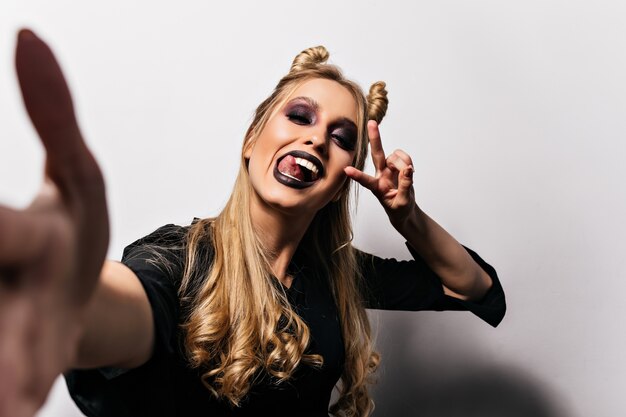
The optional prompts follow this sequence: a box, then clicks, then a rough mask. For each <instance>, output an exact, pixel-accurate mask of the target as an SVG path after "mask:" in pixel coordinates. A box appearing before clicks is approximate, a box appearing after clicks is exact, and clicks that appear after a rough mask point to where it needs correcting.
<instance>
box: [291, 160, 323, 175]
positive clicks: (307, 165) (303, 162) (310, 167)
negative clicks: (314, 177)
mask: <svg viewBox="0 0 626 417" xmlns="http://www.w3.org/2000/svg"><path fill="white" fill-rule="evenodd" d="M296 164H298V165H300V166H303V167H305V168H306V169H308V170H309V171H311V172H313V173H314V174H317V172H318V170H317V167H316V166H315V164H314V163H313V162H311V161H307V160H306V159H302V158H296Z"/></svg>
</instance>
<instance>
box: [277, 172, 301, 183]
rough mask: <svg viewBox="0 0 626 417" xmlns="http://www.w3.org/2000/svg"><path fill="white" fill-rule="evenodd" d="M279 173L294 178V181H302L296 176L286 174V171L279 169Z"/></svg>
mask: <svg viewBox="0 0 626 417" xmlns="http://www.w3.org/2000/svg"><path fill="white" fill-rule="evenodd" d="M281 174H283V175H284V176H285V177H289V178H292V179H294V180H296V181H302V180H301V179H299V178H296V177H294V176H293V175H289V174H287V173H286V172H282V171H281Z"/></svg>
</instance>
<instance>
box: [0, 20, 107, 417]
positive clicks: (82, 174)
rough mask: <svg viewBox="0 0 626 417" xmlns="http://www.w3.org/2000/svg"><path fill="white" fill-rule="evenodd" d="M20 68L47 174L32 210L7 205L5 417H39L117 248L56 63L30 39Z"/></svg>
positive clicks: (1, 343)
mask: <svg viewBox="0 0 626 417" xmlns="http://www.w3.org/2000/svg"><path fill="white" fill-rule="evenodd" d="M15 61H16V69H17V74H18V79H19V83H20V87H21V90H22V96H23V98H24V103H25V106H26V110H27V112H28V115H29V116H30V119H31V121H32V123H33V125H34V127H35V129H36V131H37V133H38V135H39V137H40V138H41V141H42V142H43V145H44V147H45V150H46V166H45V179H44V182H43V185H42V188H41V190H40V192H39V193H38V195H37V196H36V197H35V199H34V200H33V202H32V203H31V205H30V206H29V207H28V208H26V209H25V210H14V209H11V208H8V207H4V206H0V417H25V416H32V415H34V414H35V413H36V411H37V410H38V409H39V408H40V407H41V406H42V405H43V403H44V402H45V400H46V398H47V395H48V392H49V391H50V388H51V387H52V384H53V383H54V381H55V379H56V378H57V377H58V375H59V374H60V373H61V372H63V371H65V370H67V369H68V368H69V367H70V366H71V365H72V363H73V360H74V359H75V355H76V349H77V345H78V341H79V339H80V336H81V333H82V324H81V323H82V319H83V314H84V311H85V307H86V306H87V304H88V301H89V299H90V297H91V295H92V293H93V292H94V289H95V287H96V284H97V282H98V277H99V273H100V270H101V268H102V265H103V262H104V257H105V255H106V251H107V247H108V242H109V222H108V214H107V206H106V198H105V189H104V180H103V178H102V173H101V171H100V169H99V167H98V165H97V163H96V161H95V159H94V157H93V155H92V154H91V153H90V151H89V150H88V149H87V146H86V145H85V143H84V141H83V139H82V136H81V134H80V131H79V128H78V125H77V122H76V117H75V114H74V109H73V105H72V99H71V97H70V93H69V90H68V88H67V84H66V82H65V79H64V78H63V74H62V72H61V69H60V67H59V65H58V63H57V61H56V59H55V58H54V55H53V54H52V52H51V51H50V49H49V48H48V46H47V45H46V44H45V43H44V42H43V41H41V40H40V39H39V38H38V37H37V36H35V35H34V34H33V33H32V32H30V31H28V30H22V31H21V32H20V34H19V36H18V43H17V50H16V57H15ZM6 180H7V181H10V180H11V179H10V178H7V179H6Z"/></svg>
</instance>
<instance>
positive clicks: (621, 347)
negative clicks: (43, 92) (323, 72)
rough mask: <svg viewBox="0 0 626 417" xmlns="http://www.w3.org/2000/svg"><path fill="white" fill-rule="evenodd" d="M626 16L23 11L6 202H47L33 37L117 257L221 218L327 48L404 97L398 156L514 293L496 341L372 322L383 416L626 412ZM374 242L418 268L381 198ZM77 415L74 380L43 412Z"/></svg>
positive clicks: (605, 12)
mask: <svg viewBox="0 0 626 417" xmlns="http://www.w3.org/2000/svg"><path fill="white" fill-rule="evenodd" d="M87 3H89V4H87ZM409 3H413V4H412V5H410V4H409ZM623 4H624V3H623V2H619V1H614V2H610V1H594V2H591V1H587V2H584V1H572V0H569V1H565V0H563V1H556V0H550V1H546V0H541V1H540V0H526V1H523V2H522V1H519V2H502V1H495V0H494V1H486V0H481V1H472V2H468V1H462V0H458V1H450V0H444V1H437V2H424V1H417V2H399V1H398V2H392V1H385V2H382V1H373V0H368V1H346V2H331V1H327V0H321V1H316V2H293V1H289V2H288V1H280V2H269V1H267V2H252V1H251V2H249V3H242V2H230V3H228V4H227V3H226V2H223V3H222V4H217V5H215V4H211V3H210V2H201V1H186V2H178V3H177V4H176V5H175V3H174V2H172V1H170V2H163V1H135V2H124V1H119V0H109V1H107V2H99V3H97V4H94V3H93V2H71V1H67V0H64V1H60V0H58V1H44V0H40V1H35V0H3V1H2V3H1V4H0V51H1V52H0V53H1V55H0V56H1V59H0V68H1V73H0V74H1V75H0V132H1V133H0V134H1V135H2V139H1V140H0V178H2V180H1V181H0V201H2V202H4V203H8V204H12V205H17V206H23V205H25V204H27V202H28V201H29V199H30V198H31V197H32V195H33V194H34V193H35V191H36V189H37V187H38V184H39V181H40V177H41V175H42V160H43V155H42V151H41V148H40V146H39V144H38V142H37V140H36V138H35V135H34V133H33V131H32V129H31V128H30V126H29V124H28V122H27V119H26V117H25V113H24V111H23V109H22V107H21V104H20V98H19V95H18V91H17V85H16V81H15V77H14V73H13V67H12V65H13V64H12V51H13V47H14V36H15V32H16V30H17V28H18V27H20V26H22V25H27V26H29V27H32V28H34V29H35V30H37V31H38V33H39V34H40V35H41V36H42V37H44V38H45V39H47V40H48V41H49V42H50V43H51V44H52V45H53V47H54V49H55V50H56V52H57V54H58V55H59V57H60V59H61V61H62V64H63V66H64V67H65V69H66V72H67V74H68V77H69V80H70V84H71V87H72V88H73V90H74V96H75V100H76V103H77V106H78V109H79V117H80V121H81V124H82V126H83V129H84V132H85V135H86V137H87V139H88V142H89V144H90V146H91V147H92V149H93V150H94V152H95V154H96V156H97V158H98V160H99V161H100V163H101V165H102V167H103V169H104V172H105V175H106V179H107V184H108V197H109V204H110V210H111V218H112V219H111V220H112V241H111V246H110V252H109V256H110V257H112V258H119V257H120V255H121V249H122V248H123V247H124V245H125V244H128V243H129V242H131V241H132V240H134V239H136V238H137V237H139V236H142V235H144V234H146V233H147V232H149V231H151V230H153V229H154V228H156V227H157V226H159V225H161V224H164V223H168V222H178V223H186V222H188V221H190V220H191V219H192V217H194V216H206V215H209V214H213V213H216V212H217V211H218V210H219V208H220V207H221V206H222V204H223V203H224V201H225V199H226V197H227V195H228V192H229V190H230V188H231V186H232V182H233V180H234V176H235V171H236V165H237V162H236V161H237V159H238V151H239V147H240V142H241V139H242V136H243V133H244V131H245V129H246V127H247V123H248V121H249V120H250V116H251V114H252V111H253V109H254V108H255V106H256V105H257V104H258V103H259V102H260V101H261V100H262V99H263V98H264V97H265V96H266V95H267V94H268V93H269V92H270V90H271V89H272V88H273V86H274V85H275V83H276V82H277V81H278V79H279V78H280V77H281V76H282V75H283V74H284V73H285V72H286V71H287V70H288V68H289V65H290V63H291V59H292V58H293V57H294V56H295V54H297V53H298V52H299V51H300V50H302V49H304V48H306V47H308V46H313V45H317V44H323V45H325V46H327V48H328V49H329V50H330V51H331V60H332V61H333V62H335V63H337V64H338V65H340V66H341V67H342V68H344V70H345V72H346V73H347V74H348V75H349V76H350V77H352V78H354V79H356V80H357V81H358V82H360V83H361V84H362V85H363V86H364V87H365V88H367V87H369V83H371V82H373V81H376V80H378V79H382V80H385V81H386V82H387V83H388V89H389V96H390V107H389V112H388V117H387V118H386V119H385V121H384V122H383V125H382V134H383V143H384V144H385V145H386V148H387V150H388V151H392V150H393V149H395V148H402V149H404V150H406V151H407V152H408V153H409V154H411V155H412V157H413V159H414V161H415V167H416V174H415V178H416V195H417V199H418V203H419V204H420V205H421V207H422V208H423V209H424V210H425V211H426V212H428V213H429V214H430V215H431V216H432V217H434V218H435V219H437V220H438V221H439V222H440V223H441V224H442V225H443V226H444V227H446V228H447V229H448V230H449V231H450V232H451V233H452V234H453V235H455V236H456V237H457V238H458V239H459V240H460V241H461V242H462V243H464V244H466V245H467V246H470V247H472V248H473V249H475V250H477V251H478V252H479V253H480V254H481V255H482V256H483V258H485V259H486V260H487V261H488V262H490V263H492V264H493V265H494V266H495V267H496V269H497V270H498V272H499V274H500V276H501V279H502V281H503V284H504V287H505V289H506V292H507V297H508V305H509V310H508V313H507V316H506V318H505V320H504V322H503V323H502V324H501V326H500V327H499V328H498V329H495V330H494V329H492V328H490V327H489V326H488V325H486V324H484V323H482V322H480V321H479V320H477V319H475V318H474V317H473V316H471V315H470V314H464V313H456V312H451V313H388V312H386V313H373V314H372V318H373V320H374V321H375V322H376V323H377V328H378V333H379V346H380V349H381V350H382V352H383V355H384V365H383V367H382V370H381V372H380V378H379V380H380V382H379V386H378V388H377V389H376V400H377V404H378V408H377V412H376V413H375V415H377V416H400V415H403V416H404V415H406V416H411V415H417V411H415V410H421V413H422V414H420V415H421V416H438V417H441V416H443V417H448V416H459V415H463V416H507V417H508V416H539V417H542V416H547V417H563V416H574V417H583V416H585V417H586V416H595V417H613V416H618V415H625V414H626V406H624V402H623V378H624V376H625V374H626V355H624V352H625V351H626V332H624V331H623V326H622V325H620V324H619V323H621V322H622V321H621V320H620V318H623V317H626V303H624V302H623V293H624V292H625V290H626V282H625V278H626V266H624V262H623V259H624V257H623V253H622V250H623V249H624V245H623V243H622V240H623V237H624V235H625V234H626V221H624V213H626V194H625V192H624V186H623V185H622V184H621V180H620V178H624V177H625V176H626V166H625V165H624V164H623V163H620V162H623V161H624V159H625V157H626V145H625V142H626V141H625V140H626V117H625V116H626V80H625V76H624V74H626V54H625V52H624V51H626V29H625V28H626V6H624V5H623ZM372 223H376V224H380V227H370V226H369V225H371V224H372ZM356 239H357V242H358V243H359V244H360V245H361V247H363V248H364V249H368V250H371V251H374V252H376V253H378V254H382V255H386V256H395V257H406V256H407V253H406V251H405V250H404V248H403V241H402V240H401V238H400V237H399V236H397V235H396V234H395V232H394V231H393V229H392V228H391V227H390V226H389V225H388V224H387V223H386V218H385V216H384V212H383V211H382V209H381V208H380V207H378V206H377V203H376V201H375V200H374V199H373V198H372V197H371V196H370V195H368V194H367V192H365V191H364V192H362V193H361V204H360V210H359V212H358V215H357V218H356ZM466 404H473V405H471V406H469V405H466ZM71 410H75V408H74V407H73V405H72V404H71V402H70V401H69V400H68V397H67V394H66V393H65V388H64V384H63V382H62V381H59V383H58V384H57V386H56V387H55V390H54V392H53V394H52V395H51V397H50V400H49V402H48V404H47V406H46V408H45V409H44V410H43V411H42V412H41V413H40V414H39V417H52V416H72V415H79V413H78V412H77V411H71Z"/></svg>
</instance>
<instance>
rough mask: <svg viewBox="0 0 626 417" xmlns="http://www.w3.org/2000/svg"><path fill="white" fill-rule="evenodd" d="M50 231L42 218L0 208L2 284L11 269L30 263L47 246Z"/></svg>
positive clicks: (0, 272) (0, 274) (0, 276)
mask: <svg viewBox="0 0 626 417" xmlns="http://www.w3.org/2000/svg"><path fill="white" fill-rule="evenodd" d="M47 235H48V230H47V228H46V227H45V225H44V223H43V222H42V221H41V220H40V217H38V216H35V215H33V214H29V213H25V212H21V211H17V210H13V209H11V208H8V207H2V206H0V265H2V266H1V267H0V283H2V282H3V281H6V280H10V279H11V277H10V276H7V275H11V274H12V272H11V271H9V269H10V268H13V267H18V266H21V265H23V264H24V263H26V262H30V261H32V260H33V259H35V258H36V257H37V255H38V254H39V253H41V251H42V248H43V247H44V246H45V243H46V239H47Z"/></svg>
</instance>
